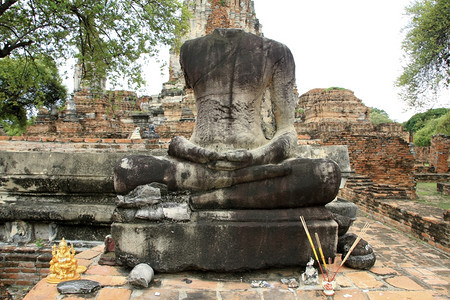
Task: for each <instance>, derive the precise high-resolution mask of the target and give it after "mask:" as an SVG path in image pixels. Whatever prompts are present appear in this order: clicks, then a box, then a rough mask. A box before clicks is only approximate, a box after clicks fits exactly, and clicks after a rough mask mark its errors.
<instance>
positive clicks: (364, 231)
mask: <svg viewBox="0 0 450 300" xmlns="http://www.w3.org/2000/svg"><path fill="white" fill-rule="evenodd" d="M369 227H370V225H369V223H366V224H364V227H363V228H362V229H361V232H360V233H359V235H358V237H357V238H356V240H355V241H354V242H353V244H352V246H351V247H350V249H349V250H348V252H347V255H345V257H344V259H343V260H342V262H341V264H340V265H339V267H338V268H337V270H336V272H335V273H334V276H333V278H332V279H331V281H333V280H334V278H335V277H336V275H337V272H338V271H339V269H340V268H341V267H342V266H343V265H344V263H345V262H346V261H347V258H348V257H349V256H350V254H351V253H352V251H353V249H355V247H356V245H358V243H359V241H360V240H361V239H362V237H363V235H364V234H365V233H366V231H367V230H368V229H369Z"/></svg>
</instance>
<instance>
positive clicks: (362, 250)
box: [337, 233, 376, 270]
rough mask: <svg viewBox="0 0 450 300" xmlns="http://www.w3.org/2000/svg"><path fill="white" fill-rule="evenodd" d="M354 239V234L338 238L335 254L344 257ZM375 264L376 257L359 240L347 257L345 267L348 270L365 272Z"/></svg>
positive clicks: (366, 244) (355, 236)
mask: <svg viewBox="0 0 450 300" xmlns="http://www.w3.org/2000/svg"><path fill="white" fill-rule="evenodd" d="M356 238H357V235H356V234H354V233H347V234H345V235H343V236H340V237H339V239H338V247H337V252H338V253H342V256H343V257H345V256H346V255H347V253H348V251H349V249H350V247H351V246H352V244H353V242H354V241H355V240H356ZM375 262H376V256H375V253H374V252H373V248H372V246H370V245H369V243H368V242H366V241H365V240H363V239H361V240H360V241H359V243H358V244H357V245H356V247H355V249H353V251H352V253H351V254H350V256H349V257H348V259H347V261H346V262H345V265H346V266H347V267H349V268H353V269H362V270H365V269H370V268H371V267H372V266H373V265H374V264H375Z"/></svg>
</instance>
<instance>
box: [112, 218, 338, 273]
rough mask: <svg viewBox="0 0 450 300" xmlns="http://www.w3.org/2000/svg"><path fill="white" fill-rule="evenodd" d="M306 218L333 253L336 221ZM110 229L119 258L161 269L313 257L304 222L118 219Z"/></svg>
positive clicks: (259, 264) (295, 262)
mask: <svg viewBox="0 0 450 300" xmlns="http://www.w3.org/2000/svg"><path fill="white" fill-rule="evenodd" d="M305 218H306V219H307V225H308V228H309V231H310V232H311V233H312V234H314V233H315V232H317V233H318V234H319V236H320V239H321V243H322V247H323V252H324V255H325V256H326V257H334V256H335V251H336V245H337V223H336V222H335V221H334V220H332V219H328V220H314V219H311V218H309V217H308V216H305ZM111 231H112V236H113V239H114V240H115V241H116V258H117V259H118V260H119V262H121V263H122V264H125V265H128V266H130V267H133V266H135V265H137V264H139V263H147V264H149V265H151V266H152V267H153V269H154V270H155V271H157V272H178V271H182V270H210V271H240V270H251V269H263V268H269V267H288V266H305V265H306V263H307V262H308V260H309V259H310V257H312V256H313V253H312V250H311V247H310V245H309V242H308V239H307V237H306V234H305V231H304V229H303V226H302V225H301V222H300V220H298V221H281V222H271V221H268V220H267V221H265V222H264V221H250V222H245V221H207V220H200V221H197V222H193V221H190V222H186V223H169V222H166V223H149V224H130V223H113V225H112V228H111Z"/></svg>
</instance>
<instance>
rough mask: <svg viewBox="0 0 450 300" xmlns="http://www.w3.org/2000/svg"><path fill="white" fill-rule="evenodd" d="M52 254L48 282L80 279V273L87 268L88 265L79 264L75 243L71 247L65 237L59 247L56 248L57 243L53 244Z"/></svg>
mask: <svg viewBox="0 0 450 300" xmlns="http://www.w3.org/2000/svg"><path fill="white" fill-rule="evenodd" d="M52 255H53V257H52V260H51V261H50V274H49V275H48V276H47V282H48V283H59V282H62V281H68V280H78V279H80V273H83V272H84V271H85V270H86V267H84V266H80V267H79V266H78V262H77V259H76V258H75V249H74V248H73V245H71V246H70V248H69V246H67V243H66V240H65V239H64V238H63V239H62V240H61V242H60V243H59V246H58V248H56V244H54V245H53V247H52Z"/></svg>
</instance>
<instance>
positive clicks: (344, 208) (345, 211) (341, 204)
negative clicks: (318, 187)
mask: <svg viewBox="0 0 450 300" xmlns="http://www.w3.org/2000/svg"><path fill="white" fill-rule="evenodd" d="M325 207H326V208H327V209H329V210H330V211H331V212H332V213H333V219H334V220H335V221H336V222H337V223H338V226H339V230H338V235H339V236H341V235H344V234H345V233H347V231H348V229H349V228H350V226H351V225H352V224H353V222H354V221H355V220H356V214H357V211H358V206H356V204H354V203H352V202H350V201H346V200H344V199H341V198H336V199H335V200H333V201H331V202H330V203H328V204H326V205H325Z"/></svg>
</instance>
